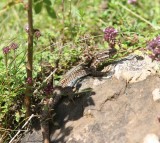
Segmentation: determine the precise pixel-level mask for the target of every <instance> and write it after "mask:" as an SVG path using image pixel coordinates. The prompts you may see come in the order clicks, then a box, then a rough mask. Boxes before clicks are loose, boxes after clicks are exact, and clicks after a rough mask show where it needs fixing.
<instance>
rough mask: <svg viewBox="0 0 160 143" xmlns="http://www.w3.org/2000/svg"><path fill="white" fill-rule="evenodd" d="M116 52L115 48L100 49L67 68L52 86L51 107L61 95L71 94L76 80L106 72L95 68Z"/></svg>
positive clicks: (101, 74)
mask: <svg viewBox="0 0 160 143" xmlns="http://www.w3.org/2000/svg"><path fill="white" fill-rule="evenodd" d="M116 53H117V50H116V49H115V48H110V49H107V50H103V51H100V52H98V53H96V54H94V55H93V56H92V58H91V59H90V60H89V61H86V62H83V63H80V64H79V65H77V66H75V67H73V68H72V69H71V70H69V71H68V72H67V73H66V74H65V75H64V76H63V78H62V79H61V80H60V85H59V86H56V87H54V93H53V98H52V100H51V101H52V104H51V105H52V109H53V108H54V107H55V106H56V104H57V103H58V102H59V101H60V99H61V98H62V95H64V94H66V95H69V94H70V95H73V94H74V91H73V88H74V86H75V85H76V83H77V82H78V80H80V79H82V78H83V77H85V76H89V75H91V76H96V77H98V76H103V75H105V74H106V73H107V72H108V71H106V72H101V71H98V70H97V68H98V67H99V65H100V64H102V63H103V62H105V61H106V60H107V59H109V58H111V57H112V56H113V55H115V54H116Z"/></svg>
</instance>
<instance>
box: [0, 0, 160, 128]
mask: <svg viewBox="0 0 160 143" xmlns="http://www.w3.org/2000/svg"><path fill="white" fill-rule="evenodd" d="M6 4H7V1H6V0H1V3H0V21H1V23H0V31H1V32H0V39H1V42H0V60H1V62H0V127H1V126H2V127H4V128H10V126H9V123H11V122H13V125H16V124H18V123H19V122H20V118H23V116H24V109H22V107H20V108H18V109H19V110H18V111H17V112H15V113H14V114H12V115H11V109H10V107H13V105H14V104H16V101H17V100H19V99H23V93H24V89H25V87H24V84H25V78H26V71H25V70H26V68H25V62H26V61H25V55H26V49H27V34H26V32H25V30H24V27H25V25H26V23H27V11H25V10H24V7H23V5H22V4H16V5H13V6H11V7H9V8H8V9H5V10H3V9H2V8H3V7H4V6H5V5H6ZM52 5H53V8H54V10H55V12H56V14H57V18H56V19H53V18H51V17H49V15H48V14H47V12H46V11H45V9H44V10H42V12H41V13H40V14H35V13H34V14H33V17H34V27H35V28H38V29H39V30H40V31H41V33H42V36H41V37H40V38H39V39H38V41H37V40H35V43H34V64H33V65H34V70H33V75H34V77H36V76H37V73H38V72H40V70H41V67H40V65H39V63H40V61H41V60H42V59H43V60H46V61H49V62H50V63H51V65H53V66H55V63H54V62H55V61H56V60H57V59H58V58H60V67H61V69H59V72H58V73H57V75H55V78H56V80H58V79H60V77H61V75H62V74H63V73H64V72H66V70H68V69H69V68H71V66H73V65H75V64H77V62H78V61H79V60H80V59H81V55H82V53H83V50H84V49H86V48H87V47H88V46H89V45H90V46H92V47H96V48H98V49H105V48H108V45H107V43H106V42H105V41H104V40H103V29H105V28H106V27H108V26H112V27H114V28H115V29H117V30H118V32H119V35H118V37H117V39H119V41H120V43H121V46H122V47H123V49H125V50H126V52H125V53H126V54H127V53H128V51H131V50H134V49H137V48H144V49H145V48H146V43H147V41H149V40H151V39H153V38H154V37H156V36H157V35H158V34H159V33H160V14H159V13H160V8H159V7H160V5H159V0H148V1H147V2H146V0H141V1H140V0H139V1H138V2H137V4H136V5H132V4H128V3H127V0H121V1H119V0H108V1H107V3H106V2H105V0H104V1H102V0H87V1H86V0H72V1H65V3H64V12H63V11H62V8H63V4H62V1H61V0H57V1H54V2H53V3H52ZM102 7H103V8H104V7H105V9H103V8H102ZM87 35H88V36H87ZM86 36H87V39H86ZM12 41H14V42H16V43H18V44H19V48H18V49H17V51H16V56H15V55H14V53H13V51H12V52H11V53H10V54H9V57H8V67H7V68H6V66H5V61H4V59H5V58H4V54H3V52H2V48H3V47H5V46H8V45H9V44H10V43H11V42H12ZM50 45H52V46H50ZM53 45H54V46H53ZM116 46H117V48H118V49H119V48H120V47H119V46H118V45H116ZM96 48H95V49H96ZM119 56H121V55H119ZM10 116H12V119H16V120H15V121H10V120H9V117H10ZM18 117H19V118H18Z"/></svg>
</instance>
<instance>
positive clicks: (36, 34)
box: [34, 29, 41, 39]
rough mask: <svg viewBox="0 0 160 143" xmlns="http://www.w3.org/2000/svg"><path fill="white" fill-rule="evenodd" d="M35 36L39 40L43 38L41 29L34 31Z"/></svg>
mask: <svg viewBox="0 0 160 143" xmlns="http://www.w3.org/2000/svg"><path fill="white" fill-rule="evenodd" d="M34 35H35V37H36V38H37V39H38V38H39V37H40V36H41V32H40V30H39V29H34Z"/></svg>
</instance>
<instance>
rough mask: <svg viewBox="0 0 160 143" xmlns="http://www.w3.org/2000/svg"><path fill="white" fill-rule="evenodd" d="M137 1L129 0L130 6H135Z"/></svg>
mask: <svg viewBox="0 0 160 143" xmlns="http://www.w3.org/2000/svg"><path fill="white" fill-rule="evenodd" d="M136 2H137V0H128V4H135V3H136Z"/></svg>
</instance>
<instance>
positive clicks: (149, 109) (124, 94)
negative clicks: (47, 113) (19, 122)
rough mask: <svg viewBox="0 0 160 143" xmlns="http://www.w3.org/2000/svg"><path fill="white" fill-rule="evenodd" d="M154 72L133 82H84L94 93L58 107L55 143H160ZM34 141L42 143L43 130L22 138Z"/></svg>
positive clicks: (159, 108)
mask: <svg viewBox="0 0 160 143" xmlns="http://www.w3.org/2000/svg"><path fill="white" fill-rule="evenodd" d="M138 64H139V63H138ZM147 64H148V62H147ZM145 67H147V66H143V68H140V67H139V69H138V71H140V72H141V71H144V69H145ZM121 69H123V68H121ZM151 69H153V68H151ZM146 71H147V70H146ZM150 71H152V70H150ZM154 71H155V70H154ZM136 72H137V70H136ZM122 73H123V72H122ZM142 73H143V72H142ZM142 73H141V74H140V75H142ZM150 73H152V74H147V76H145V78H134V77H136V76H137V74H135V73H134V74H132V76H130V77H132V78H128V79H129V80H128V79H126V78H119V79H117V78H116V77H115V76H112V77H111V78H108V79H106V78H93V77H88V78H86V79H84V80H83V82H82V85H81V87H80V89H79V90H80V91H81V90H83V89H86V88H92V90H93V91H92V92H89V93H86V94H84V95H81V96H80V97H79V98H76V99H75V103H73V102H71V101H69V100H68V98H64V99H63V101H62V102H61V103H60V104H59V105H58V106H57V108H56V109H55V113H56V115H55V117H54V120H53V123H52V124H51V125H50V128H51V133H50V138H51V143H154V142H155V143H158V142H159V139H160V120H159V115H160V103H159V102H155V101H154V100H153V99H154V98H153V95H152V92H153V91H154V90H155V89H158V88H159V86H160V78H159V76H158V75H153V74H155V73H156V72H150ZM134 75H135V76H134ZM151 75H152V76H151ZM138 77H142V76H138ZM132 79H137V80H132ZM139 79H140V80H139ZM130 81H132V82H130ZM152 141H153V142H152ZM33 142H34V143H41V142H42V136H41V132H40V130H34V131H33V132H32V133H31V134H30V133H28V134H26V135H25V137H24V138H23V139H22V143H33Z"/></svg>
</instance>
